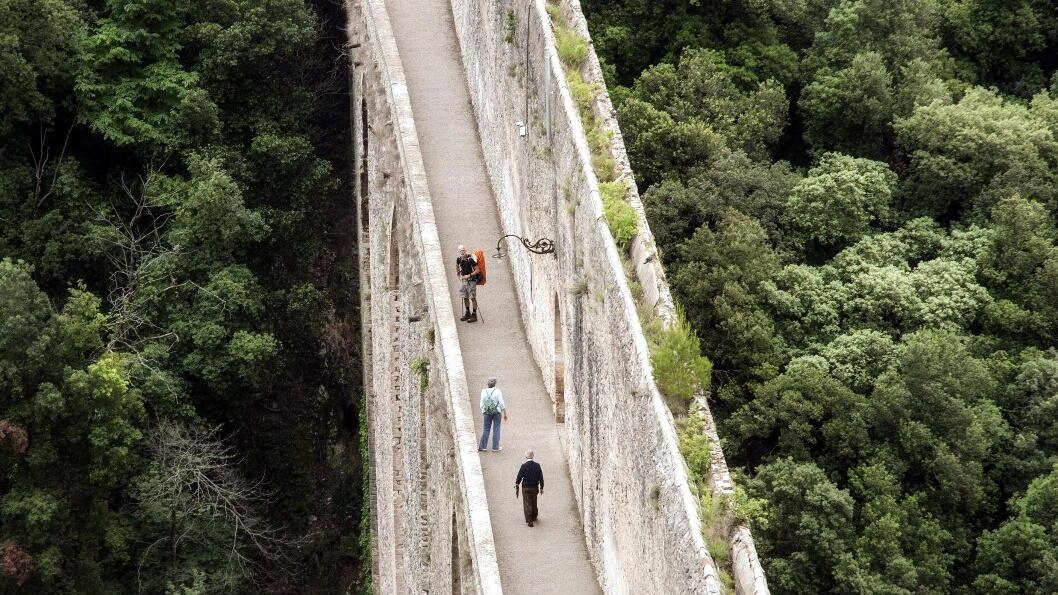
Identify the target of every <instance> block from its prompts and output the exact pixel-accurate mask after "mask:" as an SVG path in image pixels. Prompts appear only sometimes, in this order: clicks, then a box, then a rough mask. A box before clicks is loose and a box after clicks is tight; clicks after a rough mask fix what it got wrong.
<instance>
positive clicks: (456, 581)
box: [452, 508, 463, 593]
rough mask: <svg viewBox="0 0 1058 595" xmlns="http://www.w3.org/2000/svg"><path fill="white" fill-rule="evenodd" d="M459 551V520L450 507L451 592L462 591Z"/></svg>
mask: <svg viewBox="0 0 1058 595" xmlns="http://www.w3.org/2000/svg"><path fill="white" fill-rule="evenodd" d="M462 566H463V565H462V560H461V556H460V552H459V521H458V520H457V519H456V510H455V508H452V592H453V593H462V592H463V568H462Z"/></svg>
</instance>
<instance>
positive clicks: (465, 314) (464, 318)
mask: <svg viewBox="0 0 1058 595" xmlns="http://www.w3.org/2000/svg"><path fill="white" fill-rule="evenodd" d="M467 318H470V312H463V317H462V318H460V319H459V320H460V321H463V320H466V319H467Z"/></svg>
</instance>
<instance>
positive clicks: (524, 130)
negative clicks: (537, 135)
mask: <svg viewBox="0 0 1058 595" xmlns="http://www.w3.org/2000/svg"><path fill="white" fill-rule="evenodd" d="M514 125H515V126H517V127H518V136H525V135H527V134H529V129H528V128H526V126H525V122H522V121H521V120H518V121H517V122H515V123H514Z"/></svg>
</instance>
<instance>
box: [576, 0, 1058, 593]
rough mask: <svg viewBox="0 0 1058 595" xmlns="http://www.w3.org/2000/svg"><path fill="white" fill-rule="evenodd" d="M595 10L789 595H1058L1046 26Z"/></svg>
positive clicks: (931, 8) (841, 15)
mask: <svg viewBox="0 0 1058 595" xmlns="http://www.w3.org/2000/svg"><path fill="white" fill-rule="evenodd" d="M583 4H584V8H585V13H586V14H587V16H588V20H589V26H590V29H591V31H592V36H593V39H594V42H595V44H596V49H597V51H598V53H599V54H600V57H601V58H602V60H603V63H604V70H605V74H606V77H607V79H608V86H609V87H610V91H611V94H612V96H613V99H614V103H615V106H616V108H617V111H618V117H619V120H620V123H621V127H622V131H623V133H624V136H625V141H626V144H627V147H628V151H629V154H630V157H631V160H632V165H633V169H634V170H635V172H636V175H637V181H638V183H639V187H640V190H641V192H642V193H643V201H644V204H645V206H646V209H647V216H648V218H649V220H650V224H651V227H652V229H653V232H654V234H655V235H656V237H657V242H658V245H659V248H660V250H661V252H662V258H663V260H664V262H665V266H666V269H667V271H668V275H669V279H670V282H671V284H672V288H673V291H674V293H675V294H676V296H677V298H678V300H679V301H680V302H681V303H682V304H683V306H684V307H685V308H686V312H687V316H688V319H689V320H690V321H691V322H692V324H693V325H694V327H695V329H696V331H697V334H698V336H699V338H700V340H701V343H702V346H703V349H704V351H705V352H706V354H707V355H708V356H709V357H710V358H711V359H712V361H713V365H714V369H713V391H712V392H713V394H712V405H713V407H714V412H715V413H716V414H717V416H718V418H719V424H720V435H721V436H722V437H723V438H722V439H723V446H724V448H725V451H726V454H727V456H728V459H729V462H731V463H732V465H733V466H734V467H736V468H737V469H738V470H739V474H740V479H739V481H740V483H741V485H742V487H743V488H744V490H745V492H746V496H747V497H746V499H745V500H744V501H743V502H742V512H743V513H744V514H745V515H746V516H748V517H749V519H750V521H751V524H752V527H753V530H754V534H755V537H756V539H757V546H758V550H759V553H760V555H761V558H762V559H763V561H764V564H765V570H766V572H767V574H768V580H769V583H770V585H771V587H772V589H773V591H774V592H775V593H777V594H798V595H803V594H815V593H820V594H823V593H828V594H853V593H856V594H885V595H904V594H907V595H911V594H921V593H957V594H967V595H968V594H990V595H1007V594H1009V595H1015V594H1037V593H1038V594H1049V593H1056V592H1058V467H1056V461H1058V458H1056V457H1058V351H1056V349H1055V346H1056V340H1058V245H1056V240H1058V226H1056V211H1058V77H1056V76H1055V74H1054V73H1055V69H1056V66H1058V2H1055V1H1053V0H999V1H995V0H991V1H989V0H841V1H837V0H716V1H712V2H704V1H701V0H663V1H659V2H655V1H649V0H584V1H583Z"/></svg>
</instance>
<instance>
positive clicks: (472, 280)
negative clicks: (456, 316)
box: [456, 245, 479, 322]
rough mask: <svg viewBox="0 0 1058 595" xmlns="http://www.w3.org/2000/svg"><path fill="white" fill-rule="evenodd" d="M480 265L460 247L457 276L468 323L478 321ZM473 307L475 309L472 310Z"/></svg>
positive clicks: (464, 317) (465, 318) (464, 315)
mask: <svg viewBox="0 0 1058 595" xmlns="http://www.w3.org/2000/svg"><path fill="white" fill-rule="evenodd" d="M478 272H479V270H478V263H477V261H476V260H474V256H473V255H471V254H468V253H467V249H466V248H464V247H463V246H462V245H460V246H459V256H457V257H456V274H457V275H459V296H460V297H462V298H463V317H462V318H460V320H465V321H466V322H477V321H478V279H479V277H478ZM471 306H473V307H474V309H473V310H471Z"/></svg>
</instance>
